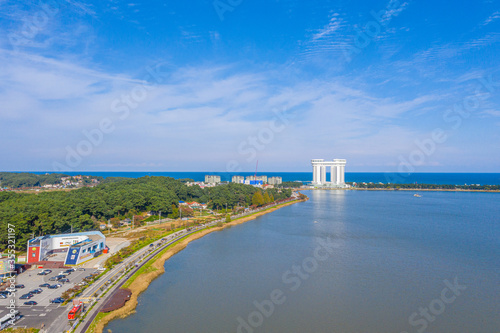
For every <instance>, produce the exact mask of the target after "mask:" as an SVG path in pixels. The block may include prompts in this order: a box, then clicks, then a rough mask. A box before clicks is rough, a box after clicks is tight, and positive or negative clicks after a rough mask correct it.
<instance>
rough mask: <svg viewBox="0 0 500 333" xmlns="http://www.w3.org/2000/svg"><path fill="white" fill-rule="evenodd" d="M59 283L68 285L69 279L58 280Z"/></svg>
mask: <svg viewBox="0 0 500 333" xmlns="http://www.w3.org/2000/svg"><path fill="white" fill-rule="evenodd" d="M59 282H62V283H68V282H69V279H67V278H64V279H60V280H59Z"/></svg>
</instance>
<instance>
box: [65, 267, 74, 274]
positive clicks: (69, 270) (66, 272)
mask: <svg viewBox="0 0 500 333" xmlns="http://www.w3.org/2000/svg"><path fill="white" fill-rule="evenodd" d="M72 272H74V269H73V268H70V269H67V270H65V271H64V272H63V273H64V274H71V273H72Z"/></svg>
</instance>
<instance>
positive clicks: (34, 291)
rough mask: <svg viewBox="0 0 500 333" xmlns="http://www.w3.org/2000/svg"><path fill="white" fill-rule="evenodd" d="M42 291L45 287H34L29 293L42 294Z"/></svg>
mask: <svg viewBox="0 0 500 333" xmlns="http://www.w3.org/2000/svg"><path fill="white" fill-rule="evenodd" d="M42 291H43V289H40V288H37V289H33V290H32V291H30V292H29V293H30V294H40V293H41V292H42Z"/></svg>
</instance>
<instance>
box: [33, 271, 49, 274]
mask: <svg viewBox="0 0 500 333" xmlns="http://www.w3.org/2000/svg"><path fill="white" fill-rule="evenodd" d="M47 274H49V273H47V272H45V271H41V272H38V273H36V275H47Z"/></svg>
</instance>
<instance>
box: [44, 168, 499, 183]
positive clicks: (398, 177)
mask: <svg viewBox="0 0 500 333" xmlns="http://www.w3.org/2000/svg"><path fill="white" fill-rule="evenodd" d="M34 173H37V174H44V173H46V172H34ZM63 173H64V174H67V175H72V176H76V175H90V176H102V177H104V178H106V177H128V178H139V177H144V176H165V177H172V178H175V179H183V178H189V179H193V180H194V181H204V180H205V175H219V176H220V177H221V180H222V181H231V178H232V176H234V175H240V176H245V177H246V176H252V175H254V174H255V173H253V172H240V173H237V174H233V173H227V172H111V171H68V172H63ZM257 175H266V176H268V177H273V176H279V177H282V179H283V181H300V182H303V183H305V184H307V183H310V182H311V180H312V172H259V173H257ZM329 177H330V173H327V181H329ZM345 181H346V182H366V183H369V182H372V183H384V184H386V183H396V184H411V183H418V184H449V185H471V184H479V185H499V184H500V173H395V172H346V173H345Z"/></svg>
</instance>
